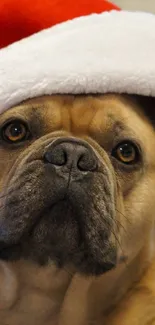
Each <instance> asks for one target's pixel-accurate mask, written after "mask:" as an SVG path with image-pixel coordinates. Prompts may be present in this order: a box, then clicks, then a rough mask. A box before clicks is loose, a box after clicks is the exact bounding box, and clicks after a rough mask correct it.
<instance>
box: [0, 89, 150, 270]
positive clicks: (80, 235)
mask: <svg viewBox="0 0 155 325" xmlns="http://www.w3.org/2000/svg"><path fill="white" fill-rule="evenodd" d="M144 106H145V105H144ZM154 148H155V137H154V129H153V126H152V124H151V122H150V121H149V117H148V116H146V115H145V111H144V110H143V109H142V107H141V104H140V103H139V102H137V101H136V100H135V99H132V98H129V97H127V96H118V95H106V96H75V97H73V96H51V97H50V96H49V97H42V98H36V99H33V100H29V101H27V102H25V103H23V104H21V105H19V106H16V107H14V108H12V109H10V110H9V111H7V112H5V113H3V114H2V115H1V116H0V156H1V160H0V190H1V195H0V258H1V259H12V258H13V259H14V258H20V257H24V258H28V259H33V260H35V261H36V262H38V263H41V264H42V263H47V262H48V261H49V260H51V261H53V262H55V263H56V264H57V265H58V266H60V267H64V266H66V265H72V266H74V267H75V268H76V270H77V271H79V272H84V273H86V274H101V273H103V272H105V271H107V270H110V269H111V268H113V267H114V266H116V265H117V263H120V262H121V261H123V260H124V259H132V258H134V256H135V255H136V254H138V252H139V251H140V250H141V249H142V248H143V247H144V246H146V243H149V242H150V244H151V243H152V237H151V236H152V229H153V223H154V211H155V200H154V188H155V150H154ZM149 247H150V246H149Z"/></svg>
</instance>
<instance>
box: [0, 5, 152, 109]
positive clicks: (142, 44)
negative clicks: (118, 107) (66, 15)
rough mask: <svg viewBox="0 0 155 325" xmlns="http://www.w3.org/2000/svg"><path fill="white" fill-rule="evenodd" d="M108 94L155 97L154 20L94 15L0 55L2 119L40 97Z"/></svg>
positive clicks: (135, 15) (124, 14)
mask: <svg viewBox="0 0 155 325" xmlns="http://www.w3.org/2000/svg"><path fill="white" fill-rule="evenodd" d="M107 92H118V93H122V92H124V93H129V94H141V95H149V96H155V15H152V14H148V13H139V12H135V13H133V12H125V11H121V12H118V11H112V12H106V13H102V14H99V15H97V14H93V15H90V16H87V17H81V18H77V19H74V20H72V21H68V22H65V23H63V24H60V25H57V26H55V27H53V28H49V29H47V30H44V31H41V32H40V33H38V34H35V35H33V36H31V37H29V38H27V39H24V40H22V41H20V42H17V43H15V44H13V45H12V46H9V47H7V48H5V49H2V50H1V51H0V113H1V112H3V111H5V110H6V109H8V108H10V107H11V106H13V105H15V104H18V103H20V102H21V101H23V100H25V99H28V98H32V97H36V96H40V95H44V94H47V95H50V94H81V93H107Z"/></svg>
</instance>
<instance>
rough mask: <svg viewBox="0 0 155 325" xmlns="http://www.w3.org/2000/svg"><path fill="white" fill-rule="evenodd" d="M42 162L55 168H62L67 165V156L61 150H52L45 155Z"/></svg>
mask: <svg viewBox="0 0 155 325" xmlns="http://www.w3.org/2000/svg"><path fill="white" fill-rule="evenodd" d="M44 160H45V162H47V163H50V164H52V165H55V166H64V165H66V163H67V154H66V151H65V150H63V148H54V149H53V150H52V151H48V152H46V153H45V155H44Z"/></svg>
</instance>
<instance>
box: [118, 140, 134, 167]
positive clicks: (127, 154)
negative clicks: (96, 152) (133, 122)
mask: <svg viewBox="0 0 155 325" xmlns="http://www.w3.org/2000/svg"><path fill="white" fill-rule="evenodd" d="M112 156H113V157H115V158H116V159H117V160H119V161H120V162H122V163H124V164H128V165H129V164H135V163H137V162H138V161H139V150H138V148H137V146H136V145H135V144H134V143H132V142H130V141H125V142H122V143H120V144H118V145H117V146H116V147H115V148H114V149H113V151H112Z"/></svg>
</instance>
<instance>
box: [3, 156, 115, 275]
mask: <svg viewBox="0 0 155 325" xmlns="http://www.w3.org/2000/svg"><path fill="white" fill-rule="evenodd" d="M60 153H61V152H57V154H58V156H57V158H56V159H57V162H59V164H58V163H57V166H56V167H55V164H56V162H55V161H54V163H52V164H51V163H49V162H48V163H47V161H46V164H45V163H43V162H42V161H41V160H32V158H31V161H30V162H26V164H25V165H24V168H23V167H22V169H21V170H20V172H18V175H17V176H16V177H14V178H13V179H12V183H11V184H10V186H9V190H8V193H9V194H8V195H7V196H6V200H5V208H4V209H3V214H2V215H1V218H0V258H3V259H7V260H10V259H15V258H21V257H24V258H27V259H32V260H35V261H36V262H38V263H40V264H44V263H47V262H48V261H49V260H51V261H53V262H54V263H56V264H57V266H59V267H65V266H66V265H73V266H74V267H75V268H76V269H77V271H79V272H82V273H85V274H95V275H99V274H102V273H104V272H106V271H108V270H110V269H112V268H113V267H114V266H115V265H116V261H117V247H116V242H115V240H114V237H113V232H114V231H115V230H114V225H115V223H114V222H113V221H114V218H115V203H114V201H115V200H114V193H113V186H112V184H111V183H110V182H111V181H110V178H109V174H108V172H107V168H105V166H101V167H100V170H99V169H96V160H95V159H94V156H93V158H92V157H84V159H83V160H82V159H81V160H79V161H80V168H79V170H78V171H77V169H76V168H73V164H72V168H71V169H69V168H68V167H66V163H65V164H64V161H63V158H64V157H62V155H61V154H60ZM82 154H83V152H82ZM87 154H88V152H87ZM81 157H83V156H82V155H81ZM46 158H47V157H46ZM86 158H89V159H86ZM90 158H92V159H90ZM49 159H54V158H53V157H52V158H51V157H50V155H48V160H49ZM53 164H54V166H53ZM62 166H63V167H62ZM67 168H68V169H67ZM86 169H87V170H86ZM62 170H63V172H62ZM68 171H69V172H68ZM30 176H31V177H30ZM17 183H18V186H17Z"/></svg>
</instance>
